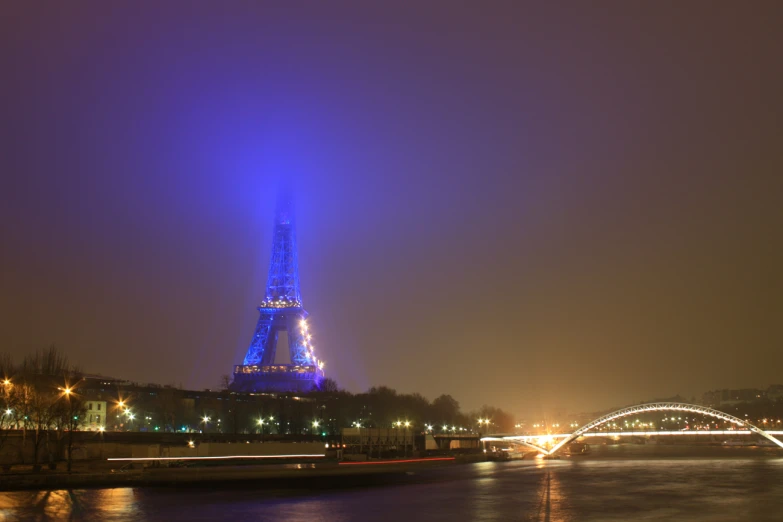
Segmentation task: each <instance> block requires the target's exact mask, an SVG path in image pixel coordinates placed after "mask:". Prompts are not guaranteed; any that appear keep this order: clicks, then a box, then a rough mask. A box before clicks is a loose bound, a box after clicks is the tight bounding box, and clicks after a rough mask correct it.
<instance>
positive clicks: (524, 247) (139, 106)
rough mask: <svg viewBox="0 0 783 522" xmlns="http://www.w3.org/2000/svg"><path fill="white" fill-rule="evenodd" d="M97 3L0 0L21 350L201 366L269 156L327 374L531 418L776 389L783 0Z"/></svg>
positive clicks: (230, 324) (218, 363) (782, 237)
mask: <svg viewBox="0 0 783 522" xmlns="http://www.w3.org/2000/svg"><path fill="white" fill-rule="evenodd" d="M118 4H119V3H115V2H103V1H101V2H67V3H66V2H54V3H51V2H50V3H44V2H40V3H39V2H24V1H18V2H3V3H2V5H0V71H1V72H0V74H1V75H2V80H1V81H0V111H1V112H0V176H1V180H0V350H5V351H8V352H10V353H11V354H12V355H13V356H14V357H15V358H16V359H17V360H21V358H22V357H23V356H24V355H25V354H27V353H31V352H33V351H35V350H36V349H38V348H41V347H46V346H48V345H49V344H51V343H55V344H56V345H58V346H59V347H60V348H62V349H63V350H64V351H65V352H67V353H68V355H69V356H70V358H71V359H72V360H73V361H76V362H79V363H80V364H81V366H82V367H83V368H84V369H85V370H87V371H89V372H93V373H100V374H104V375H110V376H116V377H122V378H127V379H132V380H137V381H142V382H155V383H161V384H167V383H174V384H179V383H182V385H184V386H187V387H193V388H206V387H211V388H216V387H217V386H218V384H219V381H220V376H221V374H226V373H230V372H231V370H232V365H234V364H238V363H240V362H241V359H242V357H243V356H244V353H245V351H246V349H247V346H248V343H249V341H250V337H251V334H252V331H253V328H254V326H255V322H256V320H257V318H258V312H257V311H256V310H255V307H256V306H257V305H258V304H259V302H260V300H261V298H262V297H263V291H264V284H265V282H266V271H267V268H268V256H269V249H270V246H271V232H272V214H273V210H274V209H273V207H274V202H275V191H276V186H275V183H274V180H275V179H276V178H277V177H278V176H291V177H294V178H295V179H296V184H297V186H298V194H297V219H298V224H297V226H298V239H299V249H300V274H301V281H302V293H303V298H304V304H305V307H306V308H307V310H308V311H309V312H310V325H311V327H312V331H313V333H314V341H315V346H316V348H317V351H318V353H319V354H320V355H321V356H322V357H323V359H324V360H325V361H326V372H327V375H328V376H331V377H334V378H335V379H336V380H337V381H338V382H339V383H340V385H341V386H344V387H346V388H347V389H349V390H351V391H363V390H366V389H367V388H369V387H370V386H372V385H388V386H391V387H393V388H396V389H398V390H399V391H403V392H413V391H418V392H421V393H423V394H424V395H425V396H428V397H429V398H434V397H435V396H437V395H438V394H440V393H451V394H453V395H454V397H455V398H457V399H458V400H459V401H460V403H461V404H462V406H463V408H465V409H470V408H476V407H479V406H481V405H482V404H484V403H489V404H495V405H497V406H500V407H504V408H507V409H509V410H510V411H512V412H513V413H515V414H517V415H519V416H526V415H538V414H539V413H542V412H543V413H554V412H558V411H571V412H579V411H584V410H587V411H590V410H596V409H600V408H608V407H612V406H618V405H623V404H626V403H629V402H635V401H642V400H649V399H653V398H656V397H668V396H672V395H674V394H677V393H680V394H682V395H683V396H685V397H687V398H690V397H691V396H694V395H695V396H696V397H697V399H698V398H699V397H700V395H701V393H702V392H703V391H706V390H710V389H716V388H737V387H766V386H767V385H769V384H772V383H780V382H783V374H781V368H783V274H782V272H781V267H783V233H781V230H782V227H783V94H782V93H783V31H781V27H783V4H782V3H780V2H761V1H759V2H712V1H710V2H696V1H691V2H621V1H618V2H569V3H563V4H560V6H559V7H558V6H556V5H554V4H555V3H553V2H540V3H538V5H536V4H533V3H530V4H528V3H523V2H499V1H493V2H468V3H464V4H461V3H459V2H454V1H444V2H436V1H429V2H420V1H417V2H408V3H406V4H403V3H400V2H355V3H341V2H296V4H297V5H298V6H299V8H297V9H293V8H290V7H286V4H292V3H291V2H280V3H279V4H278V3H267V2H240V1H235V2H184V1H183V2H148V3H146V4H145V3H144V2H127V3H123V4H125V6H124V7H119V6H118ZM159 4H166V5H159ZM370 4H371V5H370Z"/></svg>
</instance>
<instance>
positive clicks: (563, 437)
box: [481, 402, 783, 455]
mask: <svg viewBox="0 0 783 522" xmlns="http://www.w3.org/2000/svg"><path fill="white" fill-rule="evenodd" d="M653 411H680V412H688V413H696V414H699V415H705V416H707V417H713V418H715V419H720V420H722V421H725V422H729V423H731V424H734V425H735V426H736V429H735V430H734V431H726V432H721V433H737V434H754V433H755V434H757V435H761V436H762V437H764V438H766V439H768V440H770V441H772V442H773V443H775V444H776V445H777V446H778V447H780V448H783V442H781V441H780V440H778V439H777V438H775V437H774V436H773V434H772V433H774V434H775V435H780V434H781V432H772V433H770V432H767V431H765V430H762V429H761V428H759V427H757V426H754V425H753V424H751V423H750V422H748V421H746V420H743V419H740V418H739V417H735V416H734V415H729V414H728V413H725V412H722V411H718V410H714V409H712V408H707V407H706V406H697V405H695V404H686V403H682V402H651V403H648V404H639V405H637V406H629V407H627V408H623V409H620V410H617V411H615V412H612V413H609V414H607V415H604V416H602V417H599V418H597V419H595V420H594V421H591V422H588V423H587V424H585V425H584V426H582V427H581V428H579V429H577V430H576V431H574V432H573V433H567V434H560V435H549V436H545V437H553V438H557V439H560V440H559V441H558V442H557V443H555V444H554V445H553V446H552V448H551V449H547V448H545V447H543V446H542V445H540V444H537V443H536V441H537V440H539V439H540V438H541V436H538V435H507V436H503V435H498V436H489V437H484V438H482V439H481V440H482V441H502V442H512V443H516V444H522V445H524V446H527V447H530V448H533V449H535V450H537V451H539V452H541V453H544V454H545V455H554V454H555V453H556V452H557V451H559V450H560V449H561V448H562V447H563V446H566V445H567V444H570V443H571V442H573V441H575V440H576V439H578V438H579V437H582V436H586V435H589V434H591V433H592V432H593V430H595V429H596V428H599V427H601V426H603V425H604V424H606V423H608V422H611V421H614V420H617V419H619V418H622V417H628V416H629V415H638V414H640V413H649V412H653ZM672 433H682V434H690V433H700V432H698V431H693V432H672ZM624 434H627V435H632V434H635V435H656V434H660V433H659V432H634V433H632V432H626V433H624Z"/></svg>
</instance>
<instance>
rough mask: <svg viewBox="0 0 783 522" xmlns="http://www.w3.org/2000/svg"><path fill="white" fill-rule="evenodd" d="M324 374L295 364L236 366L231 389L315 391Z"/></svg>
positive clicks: (239, 390) (312, 368)
mask: <svg viewBox="0 0 783 522" xmlns="http://www.w3.org/2000/svg"><path fill="white" fill-rule="evenodd" d="M322 379H323V372H321V371H319V370H318V369H317V368H316V367H315V366H297V365H293V364H276V365H238V366H234V382H233V383H232V384H231V389H232V390H233V391H238V392H297V393H305V392H310V391H315V390H317V389H318V387H319V386H320V385H321V380H322Z"/></svg>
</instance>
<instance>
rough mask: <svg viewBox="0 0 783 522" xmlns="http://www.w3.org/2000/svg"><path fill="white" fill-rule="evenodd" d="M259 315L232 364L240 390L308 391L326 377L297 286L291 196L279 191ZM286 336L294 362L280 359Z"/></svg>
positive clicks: (297, 266) (237, 387) (296, 261)
mask: <svg viewBox="0 0 783 522" xmlns="http://www.w3.org/2000/svg"><path fill="white" fill-rule="evenodd" d="M258 311H259V312H260V314H261V315H260V317H259V318H258V323H257V324H256V329H255V332H253V338H252V339H251V341H250V347H249V348H248V349H247V355H245V360H244V361H243V363H242V364H241V365H237V366H235V367H234V381H233V383H232V386H231V388H232V389H233V390H236V391H245V392H260V391H275V392H288V391H295V392H304V391H309V390H312V389H313V388H314V387H317V386H318V385H319V384H320V382H321V379H323V375H324V373H323V361H319V360H318V358H316V356H315V352H314V348H313V345H312V342H311V341H312V336H311V334H310V332H309V327H308V324H307V312H306V311H305V309H304V308H303V307H302V294H301V292H300V290H299V262H298V253H297V249H296V229H295V226H294V206H293V196H292V194H291V191H289V190H281V192H280V195H279V197H278V200H277V208H276V211H275V228H274V239H273V241H272V256H271V261H270V263H269V277H268V278H267V283H266V294H265V296H264V300H263V301H262V302H261V306H259V307H258ZM283 332H285V334H286V335H287V339H288V352H289V354H288V355H289V359H290V363H289V362H286V363H276V362H275V361H276V356H277V343H278V341H279V340H280V338H281V334H283Z"/></svg>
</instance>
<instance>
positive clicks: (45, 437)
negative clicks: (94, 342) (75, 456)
mask: <svg viewBox="0 0 783 522" xmlns="http://www.w3.org/2000/svg"><path fill="white" fill-rule="evenodd" d="M0 376H1V377H2V379H3V380H2V386H1V387H0V403H1V404H2V417H0V450H3V448H4V447H5V445H6V443H7V442H8V437H9V434H10V432H11V431H12V430H17V431H21V434H22V443H21V446H20V447H18V448H17V449H18V459H16V460H18V461H21V462H22V463H24V460H25V453H26V449H31V450H32V463H31V464H32V465H33V469H36V470H37V469H40V467H41V464H42V462H43V461H44V460H46V461H47V462H48V464H49V467H51V468H54V467H56V463H57V461H58V460H61V459H62V457H63V454H64V455H65V457H66V460H67V466H68V471H70V470H71V450H72V448H73V437H72V432H73V431H74V430H77V429H78V427H79V425H80V424H81V422H82V421H83V419H84V415H85V406H84V400H83V398H82V397H80V396H79V394H78V393H77V392H76V388H75V386H76V384H77V383H78V382H79V380H80V379H81V371H80V370H79V368H77V367H76V366H74V365H72V364H70V362H69V361H68V358H67V357H66V356H65V355H64V354H63V353H62V352H61V351H60V350H58V349H57V348H56V347H55V346H50V347H49V348H47V349H41V350H38V351H37V352H35V353H33V354H30V355H28V356H26V357H25V358H24V359H23V360H22V362H21V364H18V365H16V364H14V362H13V361H12V359H11V357H10V355H8V354H6V353H3V354H0ZM4 465H5V463H4Z"/></svg>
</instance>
